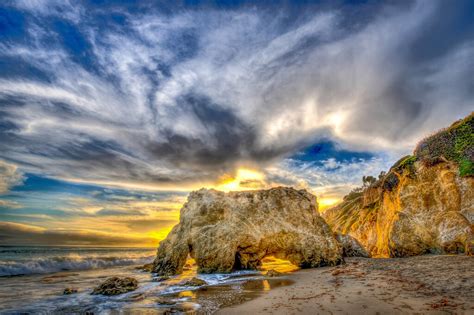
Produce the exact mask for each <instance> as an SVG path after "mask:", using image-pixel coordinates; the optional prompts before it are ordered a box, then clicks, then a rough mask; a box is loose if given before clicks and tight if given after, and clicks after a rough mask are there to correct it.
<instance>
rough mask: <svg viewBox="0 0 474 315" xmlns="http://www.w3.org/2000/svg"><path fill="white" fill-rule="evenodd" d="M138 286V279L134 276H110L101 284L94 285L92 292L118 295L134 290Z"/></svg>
mask: <svg viewBox="0 0 474 315" xmlns="http://www.w3.org/2000/svg"><path fill="white" fill-rule="evenodd" d="M137 288H138V281H137V280H136V279H134V278H130V277H125V278H119V277H112V278H108V279H107V280H105V281H104V282H103V283H102V284H100V285H99V286H98V287H96V288H95V289H94V290H93V291H92V294H102V295H118V294H123V293H126V292H129V291H134V290H136V289H137Z"/></svg>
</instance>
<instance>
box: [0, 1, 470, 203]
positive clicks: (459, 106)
mask: <svg viewBox="0 0 474 315" xmlns="http://www.w3.org/2000/svg"><path fill="white" fill-rule="evenodd" d="M473 6H474V5H473V4H472V2H469V1H459V2H458V3H457V5H456V6H453V5H448V4H447V3H445V2H441V1H439V2H438V1H413V2H412V1H407V2H400V3H397V4H383V5H382V4H377V5H369V4H367V5H366V4H363V5H359V6H357V5H344V4H343V2H341V3H338V4H334V3H323V4H322V5H320V6H317V5H316V6H313V5H312V6H307V7H302V6H295V7H293V8H290V9H289V8H287V10H286V11H285V10H281V9H279V8H278V7H276V6H253V7H250V6H248V5H243V6H242V7H234V6H232V7H231V8H226V10H220V9H219V8H212V7H210V6H209V5H205V7H206V8H207V10H202V8H199V7H193V8H183V7H182V6H179V7H176V8H174V7H172V6H170V5H165V6H164V7H163V8H162V9H161V11H160V9H158V8H152V7H151V6H149V5H140V6H136V7H133V6H121V5H119V4H113V5H112V4H107V9H104V8H99V7H97V6H92V5H86V4H82V5H79V4H75V3H69V2H67V1H65V2H64V1H34V2H31V1H19V2H8V3H7V4H6V5H5V6H4V8H2V11H1V17H2V20H1V21H0V25H1V27H2V36H3V37H2V42H1V43H0V67H1V68H0V69H1V70H2V71H0V73H1V74H0V114H1V115H0V139H1V140H0V158H3V159H5V160H9V161H12V162H15V163H17V164H19V165H20V166H21V167H23V168H25V169H27V170H28V171H30V172H35V173H42V174H46V175H48V176H53V177H54V176H55V177H61V178H68V179H78V180H86V181H107V182H116V183H117V184H120V183H122V182H127V183H141V184H178V185H179V184H182V183H192V182H194V181H198V180H201V181H202V180H212V179H215V178H217V177H218V176H220V175H221V174H222V173H223V172H231V171H232V170H233V169H234V168H236V167H237V166H239V165H241V164H257V165H259V166H266V165H268V164H269V163H270V162H274V161H276V160H278V159H281V158H285V157H288V156H291V155H293V154H294V153H295V152H297V151H299V150H301V149H303V148H304V147H307V146H309V145H311V144H312V143H316V142H318V141H320V140H321V139H330V140H331V141H334V142H341V143H343V144H344V147H345V148H346V149H353V150H354V149H356V150H361V151H363V152H367V151H384V150H385V151H397V150H398V151H407V150H409V149H410V148H411V147H412V145H413V144H414V142H415V141H416V139H419V138H420V137H421V136H423V135H424V134H426V133H427V132H431V131H433V130H435V129H437V128H439V127H440V126H444V125H447V124H449V122H451V121H453V120H455V119H457V118H459V117H461V116H463V115H466V114H467V113H469V111H471V110H472V108H473V107H474V104H473V101H472V100H473V99H474V98H473V96H474V89H473V83H472V77H474V58H473V55H474V54H473V52H474V42H473V34H474V18H473V17H472V14H473V13H472V12H474V8H473ZM105 11H107V14H105V13H104V12H105ZM109 13H110V14H109ZM13 64H15V66H13ZM290 164H291V163H290ZM280 175H281V174H280ZM280 175H274V176H275V178H280V177H281V176H280ZM282 176H283V175H282ZM284 177H285V178H287V176H286V175H284ZM316 177H317V176H316ZM316 177H315V178H316ZM317 178H319V177H317ZM344 178H345V177H344ZM323 180H325V178H323ZM291 181H292V180H290V182H291ZM110 211H111V210H110Z"/></svg>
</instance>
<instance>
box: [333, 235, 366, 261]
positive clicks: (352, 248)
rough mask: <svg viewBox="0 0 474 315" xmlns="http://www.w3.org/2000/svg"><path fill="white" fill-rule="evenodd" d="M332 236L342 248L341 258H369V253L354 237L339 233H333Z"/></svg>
mask: <svg viewBox="0 0 474 315" xmlns="http://www.w3.org/2000/svg"><path fill="white" fill-rule="evenodd" d="M334 236H335V237H336V240H337V241H338V242H339V243H340V244H341V246H342V256H343V257H367V258H369V257H370V255H369V253H368V252H367V251H366V250H365V248H364V247H363V246H362V245H361V244H360V243H359V241H357V239H355V238H354V237H352V236H350V235H348V234H341V233H335V235H334Z"/></svg>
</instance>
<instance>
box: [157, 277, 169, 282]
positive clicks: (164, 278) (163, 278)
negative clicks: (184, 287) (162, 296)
mask: <svg viewBox="0 0 474 315" xmlns="http://www.w3.org/2000/svg"><path fill="white" fill-rule="evenodd" d="M169 279H170V277H168V276H159V277H155V278H153V281H154V282H163V281H166V280H169Z"/></svg>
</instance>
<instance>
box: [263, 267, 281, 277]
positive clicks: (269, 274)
mask: <svg viewBox="0 0 474 315" xmlns="http://www.w3.org/2000/svg"><path fill="white" fill-rule="evenodd" d="M281 275H283V273H281V272H279V271H276V270H273V269H271V270H268V271H267V273H265V276H267V277H279V276H281Z"/></svg>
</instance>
